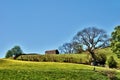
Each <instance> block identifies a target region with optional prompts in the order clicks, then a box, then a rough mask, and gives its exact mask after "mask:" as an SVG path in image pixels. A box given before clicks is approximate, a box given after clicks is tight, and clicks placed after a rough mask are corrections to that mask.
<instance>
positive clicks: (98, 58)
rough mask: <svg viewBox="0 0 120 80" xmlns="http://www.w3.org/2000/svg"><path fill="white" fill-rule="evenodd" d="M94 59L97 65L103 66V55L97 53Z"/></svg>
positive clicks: (104, 56) (104, 60)
mask: <svg viewBox="0 0 120 80" xmlns="http://www.w3.org/2000/svg"><path fill="white" fill-rule="evenodd" d="M96 59H97V62H98V64H100V65H105V62H106V60H107V57H106V55H105V54H104V53H98V54H96Z"/></svg>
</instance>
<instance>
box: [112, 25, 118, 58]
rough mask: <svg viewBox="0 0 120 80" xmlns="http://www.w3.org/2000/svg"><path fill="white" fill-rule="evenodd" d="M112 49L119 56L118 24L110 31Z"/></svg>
mask: <svg viewBox="0 0 120 80" xmlns="http://www.w3.org/2000/svg"><path fill="white" fill-rule="evenodd" d="M111 46H112V51H113V52H115V53H116V54H117V56H118V58H120V26H117V27H115V29H114V31H113V32H112V41H111Z"/></svg>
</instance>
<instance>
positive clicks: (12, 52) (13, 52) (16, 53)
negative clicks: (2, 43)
mask: <svg viewBox="0 0 120 80" xmlns="http://www.w3.org/2000/svg"><path fill="white" fill-rule="evenodd" d="M21 54H23V51H22V49H21V48H20V46H14V47H13V48H12V49H11V50H8V52H7V53H6V56H5V57H6V58H9V57H13V56H14V59H16V58H17V57H18V56H19V55H21Z"/></svg>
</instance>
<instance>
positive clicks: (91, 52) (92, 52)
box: [90, 51, 97, 66]
mask: <svg viewBox="0 0 120 80" xmlns="http://www.w3.org/2000/svg"><path fill="white" fill-rule="evenodd" d="M90 54H91V56H92V61H93V65H94V66H96V65H97V61H96V56H95V53H94V51H90Z"/></svg>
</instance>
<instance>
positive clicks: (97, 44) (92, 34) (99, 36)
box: [73, 27, 109, 62]
mask: <svg viewBox="0 0 120 80" xmlns="http://www.w3.org/2000/svg"><path fill="white" fill-rule="evenodd" d="M73 41H76V42H78V43H80V44H82V45H83V47H84V48H86V50H88V51H89V53H90V54H91V56H92V58H93V61H94V62H96V57H95V52H94V50H95V49H96V48H103V47H106V46H107V45H108V44H109V38H108V35H107V34H106V32H105V31H104V30H102V29H97V28H95V27H89V28H85V29H83V30H82V31H79V32H78V33H77V34H76V35H75V36H74V38H73Z"/></svg>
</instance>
